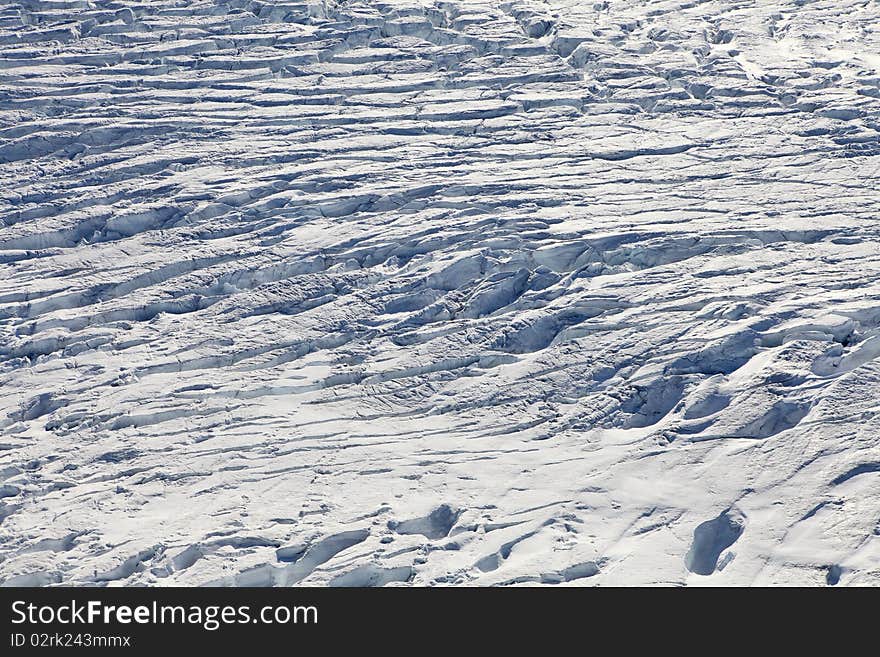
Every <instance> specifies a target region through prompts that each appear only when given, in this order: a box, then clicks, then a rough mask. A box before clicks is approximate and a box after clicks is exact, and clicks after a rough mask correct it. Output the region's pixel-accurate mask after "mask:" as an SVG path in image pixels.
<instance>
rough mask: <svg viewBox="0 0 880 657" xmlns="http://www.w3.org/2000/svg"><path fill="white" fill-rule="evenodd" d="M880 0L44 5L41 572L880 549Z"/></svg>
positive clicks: (769, 563) (32, 216) (22, 392)
mask: <svg viewBox="0 0 880 657" xmlns="http://www.w3.org/2000/svg"><path fill="white" fill-rule="evenodd" d="M878 19H880V4H878V2H876V1H875V0H869V1H865V0H834V1H831V0H781V1H778V2H776V1H774V2H770V1H767V0H759V1H750V2H739V1H737V0H706V1H702V2H694V1H691V0H661V1H658V2H645V1H637V0H610V1H607V2H597V3H592V2H579V1H576V0H513V1H509V2H503V1H476V0H473V1H472V0H449V1H438V0H384V1H373V0H347V1H346V0H335V1H334V0H295V1H294V0H292V1H285V0H278V1H273V0H142V1H128V0H113V1H103V0H11V1H8V2H5V3H4V4H3V5H2V6H0V180H2V182H0V433H2V435H0V581H2V582H3V583H5V584H7V585H52V584H64V585H149V586H165V585H185V586H197V585H232V586H241V585H249V586H272V585H274V586H289V585H294V584H299V585H320V586H323V585H330V586H381V585H396V586H403V585H412V586H427V585H477V586H484V585H513V584H525V585H535V584H546V585H556V586H565V585H575V586H576V585H706V584H708V585H823V586H824V585H826V584H827V585H870V584H878V583H880V525H878V520H880V395H878V391H880V280H878V274H880V222H878V214H877V213H878V208H880V191H878V176H877V173H878V167H880V141H878V129H880V124H878V121H880V36H878V34H880V32H878V29H880V28H878V25H880V20H878Z"/></svg>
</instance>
